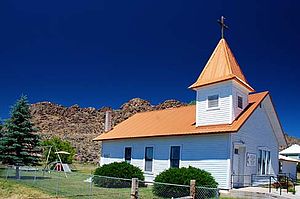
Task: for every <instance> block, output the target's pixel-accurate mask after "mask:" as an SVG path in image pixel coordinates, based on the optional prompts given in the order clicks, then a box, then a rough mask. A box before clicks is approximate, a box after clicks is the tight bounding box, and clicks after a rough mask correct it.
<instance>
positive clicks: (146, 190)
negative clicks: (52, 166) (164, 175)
mask: <svg viewBox="0 0 300 199" xmlns="http://www.w3.org/2000/svg"><path fill="white" fill-rule="evenodd" d="M0 173H1V170H0ZM86 173H87V172H84V173H82V172H72V173H68V174H67V177H65V175H64V173H59V172H51V173H48V172H44V173H43V172H42V171H39V172H36V173H35V172H21V176H22V179H21V180H15V179H14V176H15V171H14V170H10V171H9V172H8V173H7V171H4V170H2V175H0V176H2V178H1V182H5V183H7V185H9V186H7V187H8V188H7V189H6V190H7V191H6V192H9V191H8V190H10V188H9V187H13V186H16V187H17V188H11V189H12V190H14V191H15V190H18V189H20V190H22V189H23V190H24V191H20V192H19V194H21V193H33V194H35V195H34V197H33V198H37V195H39V194H40V195H41V196H40V197H43V194H45V195H48V197H44V198H49V196H51V197H59V198H83V199H91V198H94V199H96V198H97V199H98V198H99V199H106V198H107V199H108V198H114V199H124V198H125V199H126V198H130V192H131V189H130V188H102V187H97V186H95V185H94V184H92V183H90V182H85V180H87V179H88V178H89V177H90V176H91V175H89V174H86ZM6 176H9V177H8V180H5V178H6ZM122 182H124V183H126V184H127V185H128V186H130V184H131V181H126V180H124V181H122ZM26 189H28V190H29V191H25V190H26ZM1 191H2V189H1ZM139 196H140V198H141V199H159V198H158V197H156V196H154V195H153V193H152V188H151V186H149V187H140V188H139ZM0 198H8V197H2V196H1V195H0ZM16 198H18V197H16ZM21 198H26V197H21Z"/></svg>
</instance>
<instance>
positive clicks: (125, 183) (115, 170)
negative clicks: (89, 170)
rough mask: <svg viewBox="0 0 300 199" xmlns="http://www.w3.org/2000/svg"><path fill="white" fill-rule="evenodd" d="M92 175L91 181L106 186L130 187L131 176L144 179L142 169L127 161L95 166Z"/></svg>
mask: <svg viewBox="0 0 300 199" xmlns="http://www.w3.org/2000/svg"><path fill="white" fill-rule="evenodd" d="M94 175H95V176H94V177H93V182H94V183H95V184H96V185H97V186H100V187H106V188H125V187H131V179H132V178H138V179H139V180H141V181H144V174H143V172H142V170H141V169H140V168H138V167H136V166H133V165H131V164H129V163H127V162H113V163H111V164H105V165H103V166H102V167H99V168H97V169H96V171H95V172H94ZM103 176H107V177H103ZM108 177H112V178H108ZM118 178H124V179H118ZM125 179H128V180H125Z"/></svg>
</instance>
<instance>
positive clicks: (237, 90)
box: [232, 81, 249, 119]
mask: <svg viewBox="0 0 300 199" xmlns="http://www.w3.org/2000/svg"><path fill="white" fill-rule="evenodd" d="M238 96H241V97H242V98H243V109H240V108H239V107H238ZM248 96H249V91H248V90H247V89H246V88H245V87H243V86H241V85H240V84H238V83H236V82H235V81H234V82H233V87H232V107H233V109H232V111H233V113H232V115H233V119H234V118H237V117H238V116H239V115H240V113H241V112H242V111H243V110H244V109H245V107H247V106H248V104H249V99H248Z"/></svg>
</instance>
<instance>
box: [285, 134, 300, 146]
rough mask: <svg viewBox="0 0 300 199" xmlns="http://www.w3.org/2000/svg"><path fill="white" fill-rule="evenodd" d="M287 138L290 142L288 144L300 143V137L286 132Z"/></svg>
mask: <svg viewBox="0 0 300 199" xmlns="http://www.w3.org/2000/svg"><path fill="white" fill-rule="evenodd" d="M285 139H286V141H287V143H288V146H291V145H293V144H299V145H300V139H299V138H296V137H293V136H289V135H288V134H285Z"/></svg>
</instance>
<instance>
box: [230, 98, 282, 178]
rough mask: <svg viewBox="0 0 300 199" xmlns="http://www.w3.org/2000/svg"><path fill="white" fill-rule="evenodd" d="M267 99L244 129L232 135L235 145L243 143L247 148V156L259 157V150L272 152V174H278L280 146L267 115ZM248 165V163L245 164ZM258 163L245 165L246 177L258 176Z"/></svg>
mask: <svg viewBox="0 0 300 199" xmlns="http://www.w3.org/2000/svg"><path fill="white" fill-rule="evenodd" d="M265 104H266V99H265V100H264V101H263V102H262V105H261V106H258V107H257V109H256V110H255V111H254V112H253V114H252V115H251V117H250V118H249V119H248V120H247V121H246V123H245V124H244V125H243V126H242V128H241V129H240V130H239V131H238V132H237V133H233V134H232V141H233V144H234V143H239V142H243V143H244V144H245V147H246V154H247V153H253V154H256V157H258V152H259V151H258V150H259V148H266V149H268V150H270V152H271V168H270V172H271V174H278V152H279V146H278V142H277V138H276V136H275V133H274V130H273V128H272V126H271V123H270V120H269V118H268V115H267V113H266V109H265V108H264V105H265ZM245 164H246V163H245ZM257 167H258V163H257V162H256V166H246V165H245V171H244V172H245V175H251V174H257V172H258V168H257Z"/></svg>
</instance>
